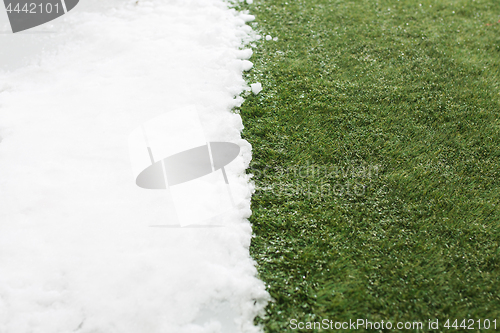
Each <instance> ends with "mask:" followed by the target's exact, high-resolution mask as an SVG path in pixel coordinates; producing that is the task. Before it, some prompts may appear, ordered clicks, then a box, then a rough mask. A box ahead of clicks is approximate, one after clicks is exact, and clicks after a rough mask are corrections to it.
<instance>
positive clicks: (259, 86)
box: [250, 82, 262, 95]
mask: <svg viewBox="0 0 500 333" xmlns="http://www.w3.org/2000/svg"><path fill="white" fill-rule="evenodd" d="M250 88H252V92H253V93H254V94H255V95H257V94H258V93H260V92H261V91H262V84H261V83H260V82H257V83H252V84H251V85H250Z"/></svg>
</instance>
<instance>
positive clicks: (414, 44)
mask: <svg viewBox="0 0 500 333" xmlns="http://www.w3.org/2000/svg"><path fill="white" fill-rule="evenodd" d="M420 3H421V6H420V5H419V4H420ZM240 8H243V9H250V11H251V14H253V15H256V17H257V19H256V21H255V22H254V23H251V25H252V26H253V27H254V29H255V30H257V31H260V32H261V34H263V35H267V34H269V35H271V36H273V37H278V38H279V40H278V41H265V40H261V41H259V42H257V43H256V44H257V47H256V48H254V55H253V58H252V61H253V62H254V69H252V71H251V72H249V73H248V75H247V80H248V82H249V83H254V82H257V81H258V82H261V83H262V84H263V87H264V90H263V91H262V92H261V93H260V94H258V95H256V96H254V95H250V96H248V97H247V98H246V101H245V103H244V104H243V106H242V107H241V108H240V110H239V112H240V113H241V116H242V118H243V122H244V125H245V130H244V132H243V135H244V138H245V139H247V140H248V141H249V142H250V143H251V144H252V146H253V161H252V164H251V169H250V170H249V173H253V174H254V175H255V177H254V178H253V179H254V181H255V184H256V186H257V191H256V193H255V194H254V196H253V199H252V211H253V215H252V217H251V222H252V224H253V230H254V234H255V238H254V239H253V241H252V245H251V249H250V250H251V254H252V256H253V258H254V259H255V260H256V261H257V263H258V270H259V274H260V278H261V279H262V280H263V281H264V282H265V283H266V285H267V286H268V291H269V293H270V294H271V296H272V297H273V299H274V301H273V302H271V303H269V305H268V307H267V309H266V311H267V314H266V316H263V317H261V318H257V319H256V322H257V323H261V324H263V325H264V327H265V332H292V331H294V330H292V329H291V328H290V320H291V319H293V318H295V319H298V320H299V321H314V320H316V321H319V320H322V319H324V318H328V319H330V320H334V321H336V320H338V321H345V320H349V319H353V320H355V319H358V318H366V319H369V320H371V321H380V320H384V321H387V320H389V321H392V322H397V321H407V320H410V321H414V320H420V321H424V322H427V320H428V319H435V318H438V319H439V320H440V322H442V321H444V320H446V319H447V318H453V319H455V318H457V319H464V318H465V319H469V318H472V319H485V318H489V319H490V320H493V319H497V323H498V325H499V326H498V327H499V329H500V230H499V229H500V209H499V205H500V121H499V118H500V117H499V115H500V103H499V102H500V89H499V88H500V23H496V22H497V21H499V19H500V2H499V1H496V0H475V1H473V0H469V1H450V0H447V1H427V0H422V1H418V2H415V1H396V0H394V1H387V0H379V1H375V0H371V1H366V0H356V1H341V0H338V1H326V0H309V1H303V0H287V1H283V0H272V1H271V0H266V1H264V0H256V2H255V3H254V4H252V5H240ZM313 168H314V169H313ZM297 331H300V330H295V331H294V332H297ZM305 331H307V330H304V332H305ZM313 331H314V332H316V331H318V332H321V330H309V331H307V332H313ZM345 331H348V330H345ZM358 331H363V330H358ZM440 331H447V330H444V329H442V326H441V329H440ZM476 331H477V330H476Z"/></svg>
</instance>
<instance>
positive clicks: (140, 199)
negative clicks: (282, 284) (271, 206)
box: [0, 0, 269, 333]
mask: <svg viewBox="0 0 500 333" xmlns="http://www.w3.org/2000/svg"><path fill="white" fill-rule="evenodd" d="M252 19H253V16H251V15H248V14H247V13H239V12H237V11H235V10H234V9H230V8H229V6H228V4H227V3H226V2H223V1H222V0H185V1H175V0H174V1H167V2H160V1H145V0H139V1H137V2H136V1H135V0H134V1H126V2H124V1H118V0H109V1H106V2H103V1H98V0H87V1H81V2H80V4H79V5H78V6H77V7H75V9H73V10H72V11H71V12H69V13H68V14H67V15H65V16H63V17H62V18H59V19H57V20H55V21H53V22H51V23H50V24H46V25H44V26H40V27H38V28H35V29H33V30H32V32H31V33H20V34H15V35H14V34H5V33H3V34H1V35H0V45H2V47H1V48H0V49H1V50H0V62H1V64H0V65H1V66H0V70H1V71H0V137H1V138H2V140H1V143H0V222H1V223H0V332H6V333H18V332H19V333H21V332H23V333H24V332H34V333H37V332H40V333H47V332H51V333H52V332H54V333H58V332H71V331H73V332H80V333H85V332H88V333H90V332H93V333H99V332H103V333H104V332H105V333H113V332H119V333H127V332H134V333H137V332H141V333H142V332H148V333H155V332H162V333H163V332H167V333H168V332H175V333H183V332H186V333H198V332H200V333H201V332H207V333H208V332H224V333H235V332H260V331H261V329H260V328H258V327H255V326H254V325H253V318H254V317H255V316H256V314H257V313H259V311H262V309H263V307H264V306H265V305H266V302H267V301H268V299H269V296H268V294H267V293H266V292H265V287H264V284H263V283H262V282H261V281H260V280H258V279H257V278H256V269H255V265H254V262H253V261H252V259H251V258H250V256H249V251H248V248H249V245H250V239H251V233H252V231H251V225H250V223H249V222H248V220H247V219H248V217H249V216H250V214H251V210H250V197H251V194H252V191H253V188H252V185H251V184H250V182H249V178H248V176H246V175H245V168H246V167H248V164H249V161H250V159H251V146H250V144H249V143H248V142H246V141H244V140H242V139H241V136H240V132H241V130H242V128H243V125H242V120H241V117H240V116H239V115H238V114H235V113H233V112H232V111H231V110H232V109H233V108H234V107H236V106H239V105H241V103H242V102H243V99H242V98H241V97H239V94H240V93H241V92H242V91H244V90H245V89H248V88H247V87H246V83H245V82H244V80H243V78H242V72H243V71H244V70H248V69H250V68H251V66H252V64H251V62H250V61H249V60H248V59H249V58H250V57H251V54H252V52H251V50H245V49H243V50H241V48H244V47H245V45H247V44H248V43H249V42H250V41H251V40H253V39H255V38H256V36H255V35H254V33H253V32H252V31H251V28H250V27H248V26H247V25H246V24H245V22H248V21H250V20H252ZM0 29H1V30H2V31H7V30H8V27H7V26H6V23H5V17H4V18H3V21H1V20H0ZM4 46H5V47H4ZM252 90H253V88H252ZM183 108H195V109H196V110H197V112H198V114H199V117H200V123H201V124H202V126H203V129H204V136H205V138H206V139H207V140H209V141H227V142H233V143H237V144H238V145H239V146H240V147H241V150H240V155H239V156H238V157H237V158H236V159H235V160H234V161H232V162H231V163H230V164H228V165H227V167H226V172H227V176H228V178H229V183H230V190H231V193H232V197H233V198H234V205H235V207H234V209H232V210H230V211H229V212H227V213H226V214H225V215H221V216H218V217H216V218H215V219H214V220H213V222H214V225H213V226H212V227H208V226H199V227H196V226H191V227H186V228H183V227H179V226H178V225H176V223H174V222H175V221H173V220H172V219H171V216H170V215H169V211H170V210H171V208H172V202H171V201H169V199H168V196H169V194H168V193H167V191H165V190H145V189H141V188H139V187H138V186H136V185H135V179H134V174H133V171H132V165H131V161H130V152H129V135H130V133H132V132H133V130H134V129H135V128H137V127H138V126H141V124H143V123H145V122H147V121H148V120H151V119H154V118H155V117H158V116H161V115H164V114H167V115H168V113H169V112H175V111H176V110H182V109H183ZM221 188H222V189H224V190H226V187H225V186H222V187H221ZM222 189H221V190H220V191H223V190H222ZM194 198H197V199H196V200H195V201H193V207H196V206H197V205H198V204H203V203H202V202H199V201H202V200H204V199H203V198H199V196H194ZM193 209H195V208H193ZM151 226H158V227H151Z"/></svg>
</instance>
